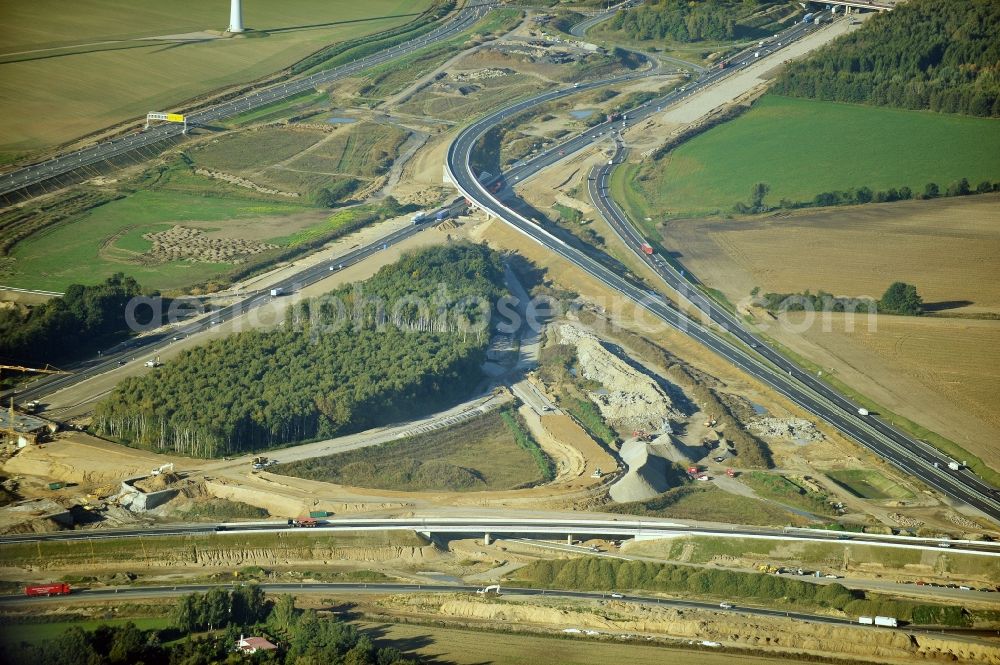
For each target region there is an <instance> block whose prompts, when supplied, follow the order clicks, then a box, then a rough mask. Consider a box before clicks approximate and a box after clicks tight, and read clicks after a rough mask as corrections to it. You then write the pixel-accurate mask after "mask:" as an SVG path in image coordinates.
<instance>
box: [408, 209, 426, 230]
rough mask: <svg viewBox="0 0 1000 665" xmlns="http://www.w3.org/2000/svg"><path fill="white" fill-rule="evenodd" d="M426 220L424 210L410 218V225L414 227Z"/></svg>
mask: <svg viewBox="0 0 1000 665" xmlns="http://www.w3.org/2000/svg"><path fill="white" fill-rule="evenodd" d="M426 220H427V211H426V210H421V211H420V212H418V213H417V214H415V215H414V216H413V217H412V218H410V223H411V224H413V225H414V226H416V225H417V224H419V223H420V222H423V221H426Z"/></svg>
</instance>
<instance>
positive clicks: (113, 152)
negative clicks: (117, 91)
mask: <svg viewBox="0 0 1000 665" xmlns="http://www.w3.org/2000/svg"><path fill="white" fill-rule="evenodd" d="M495 4H496V0H485V1H484V2H469V3H467V4H466V5H465V6H464V7H463V8H462V9H461V10H460V11H459V12H457V13H456V14H455V15H454V16H453V17H451V18H450V19H449V20H447V21H446V22H444V23H442V24H441V25H439V26H437V27H436V28H434V29H433V30H431V31H429V32H427V33H426V34H424V35H421V36H419V37H416V38H414V39H412V40H410V41H408V42H404V43H402V44H399V45H397V46H394V47H392V48H389V49H386V50H384V51H379V52H378V53H374V54H372V55H369V56H366V57H364V58H360V59H358V60H355V61H354V62H351V63H348V64H345V65H341V66H339V67H334V68H332V69H328V70H324V71H320V72H316V73H315V74H311V75H309V76H305V77H303V78H299V79H292V80H288V81H284V82H282V83H278V84H276V85H272V86H269V87H265V88H260V89H258V90H253V91H250V92H248V93H246V94H244V95H241V96H239V97H235V98H233V99H230V100H227V101H224V102H221V103H219V104H215V105H212V106H209V107H206V108H204V109H201V110H199V111H196V112H195V113H192V114H190V115H189V116H188V117H187V118H188V124H189V125H207V124H210V123H213V122H217V121H219V120H222V119H225V118H230V117H233V116H236V115H239V114H241V113H246V112H247V111H252V110H254V109H257V108H260V107H262V106H267V105H268V104H273V103H275V102H278V101H281V100H283V99H287V98H289V97H292V96H294V95H297V94H299V93H302V92H306V91H309V90H312V89H314V88H316V86H319V85H325V84H329V83H333V82H335V81H338V80H341V79H343V78H346V77H348V76H353V75H355V74H357V73H359V72H361V71H363V70H365V69H368V68H370V67H374V66H376V65H380V64H383V63H386V62H389V61H391V60H394V59H396V58H399V57H401V56H403V55H406V54H408V53H411V52H413V51H415V50H417V49H421V48H424V47H425V46H429V45H431V44H433V43H435V42H439V41H441V40H444V39H448V38H449V37H453V36H454V35H456V34H458V33H460V32H462V31H463V30H466V29H468V28H469V27H471V26H472V25H473V24H474V23H475V22H476V21H478V20H479V19H481V18H482V17H483V16H485V15H486V13H487V12H489V11H490V9H492V8H493V7H494V6H495ZM374 37H375V36H373V38H374ZM150 110H154V109H150ZM182 132H183V127H181V126H180V125H178V124H166V125H159V126H155V127H150V128H149V129H147V130H145V131H139V132H132V133H129V134H125V135H123V136H119V137H116V138H114V139H111V140H108V141H101V142H100V143H96V144H94V145H92V146H88V147H86V148H83V149H81V150H78V151H76V152H73V153H67V154H63V155H60V156H58V157H55V158H53V159H50V160H47V161H44V162H39V163H37V164H31V165H29V166H25V167H22V168H19V169H17V170H15V171H11V172H9V173H4V174H3V175H0V199H4V200H6V201H8V202H11V201H15V200H18V199H21V198H25V197H26V196H30V195H32V194H37V193H40V192H44V191H48V190H50V189H58V188H59V187H61V186H63V184H62V183H61V182H60V180H59V179H60V178H63V177H66V181H65V182H66V183H67V184H68V183H72V182H74V181H75V179H74V178H72V177H69V176H71V174H73V173H75V172H77V171H79V170H81V169H84V168H85V167H88V166H91V165H94V164H99V163H101V162H106V161H108V160H112V159H116V158H120V157H123V156H125V155H128V154H130V153H133V152H137V151H143V150H146V151H148V150H150V149H152V148H153V147H154V146H156V145H157V144H160V143H163V142H166V141H170V140H177V139H178V138H179V137H180V136H181V134H182ZM145 156H146V157H148V156H149V154H148V152H147V153H145Z"/></svg>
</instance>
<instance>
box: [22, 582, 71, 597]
mask: <svg viewBox="0 0 1000 665" xmlns="http://www.w3.org/2000/svg"><path fill="white" fill-rule="evenodd" d="M69 592H70V588H69V585H68V584H38V585H35V586H26V587H24V593H25V595H28V596H65V595H66V594H68V593H69Z"/></svg>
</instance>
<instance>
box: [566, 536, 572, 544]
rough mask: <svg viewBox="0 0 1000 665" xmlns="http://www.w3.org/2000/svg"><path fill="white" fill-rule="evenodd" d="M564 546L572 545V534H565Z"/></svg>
mask: <svg viewBox="0 0 1000 665" xmlns="http://www.w3.org/2000/svg"><path fill="white" fill-rule="evenodd" d="M566 544H567V545H572V544H573V534H571V533H567V534H566Z"/></svg>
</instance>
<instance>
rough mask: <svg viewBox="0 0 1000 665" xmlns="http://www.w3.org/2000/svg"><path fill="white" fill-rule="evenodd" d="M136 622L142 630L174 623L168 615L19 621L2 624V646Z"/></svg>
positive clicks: (0, 630)
mask: <svg viewBox="0 0 1000 665" xmlns="http://www.w3.org/2000/svg"><path fill="white" fill-rule="evenodd" d="M127 623H134V624H135V625H136V628H139V629H140V630H162V629H164V628H169V627H170V626H171V625H172V623H171V620H170V619H168V618H166V617H134V618H128V617H124V618H109V619H85V620H80V621H53V622H48V623H17V624H5V625H0V646H2V647H4V648H5V649H11V648H13V647H17V646H19V645H20V644H21V643H23V642H27V643H28V644H40V643H42V642H46V641H48V640H53V639H55V638H57V637H59V636H60V635H62V634H63V633H64V632H65V631H67V630H69V629H70V628H80V629H81V630H94V629H95V628H97V627H98V626H123V625H125V624H127Z"/></svg>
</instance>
